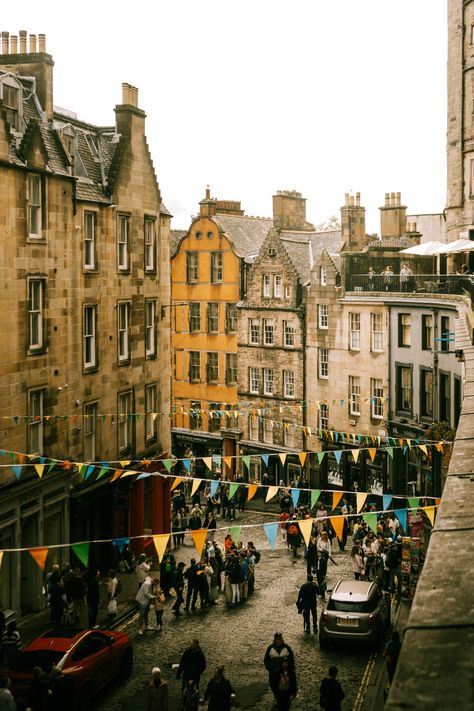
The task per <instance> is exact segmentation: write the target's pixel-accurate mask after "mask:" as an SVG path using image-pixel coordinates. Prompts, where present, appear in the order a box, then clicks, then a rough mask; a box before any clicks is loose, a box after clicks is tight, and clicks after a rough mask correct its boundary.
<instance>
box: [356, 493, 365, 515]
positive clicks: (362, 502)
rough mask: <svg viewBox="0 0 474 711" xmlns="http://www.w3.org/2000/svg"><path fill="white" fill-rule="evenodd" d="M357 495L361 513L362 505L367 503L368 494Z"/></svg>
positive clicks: (358, 507)
mask: <svg viewBox="0 0 474 711" xmlns="http://www.w3.org/2000/svg"><path fill="white" fill-rule="evenodd" d="M356 497H357V513H359V511H360V510H361V508H362V506H363V505H364V504H365V500H366V498H367V494H356Z"/></svg>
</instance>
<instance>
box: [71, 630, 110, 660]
mask: <svg viewBox="0 0 474 711" xmlns="http://www.w3.org/2000/svg"><path fill="white" fill-rule="evenodd" d="M106 646H107V638H106V637H105V636H104V635H101V634H98V633H93V634H90V635H88V636H87V637H86V638H85V639H83V640H82V641H81V642H79V644H78V645H77V648H76V650H75V651H74V652H73V655H72V660H73V661H74V662H78V661H80V660H81V659H85V658H86V657H90V656H91V655H92V654H97V652H100V650H101V649H104V647H106Z"/></svg>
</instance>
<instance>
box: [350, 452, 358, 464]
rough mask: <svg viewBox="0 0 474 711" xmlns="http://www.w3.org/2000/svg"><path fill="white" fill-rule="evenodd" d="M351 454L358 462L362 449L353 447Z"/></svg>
mask: <svg viewBox="0 0 474 711" xmlns="http://www.w3.org/2000/svg"><path fill="white" fill-rule="evenodd" d="M351 454H352V457H353V459H354V462H356V463H357V460H358V459H359V454H360V449H352V450H351Z"/></svg>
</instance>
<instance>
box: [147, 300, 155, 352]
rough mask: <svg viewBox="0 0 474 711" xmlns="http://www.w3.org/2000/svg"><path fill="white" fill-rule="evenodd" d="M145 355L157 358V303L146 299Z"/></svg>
mask: <svg viewBox="0 0 474 711" xmlns="http://www.w3.org/2000/svg"><path fill="white" fill-rule="evenodd" d="M145 355H146V357H147V358H153V357H154V356H156V301H155V299H145Z"/></svg>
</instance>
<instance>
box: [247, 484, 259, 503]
mask: <svg viewBox="0 0 474 711" xmlns="http://www.w3.org/2000/svg"><path fill="white" fill-rule="evenodd" d="M257 489H258V486H257V484H250V485H249V488H248V496H247V501H250V499H253V497H254V496H255V494H256V493H257Z"/></svg>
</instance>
